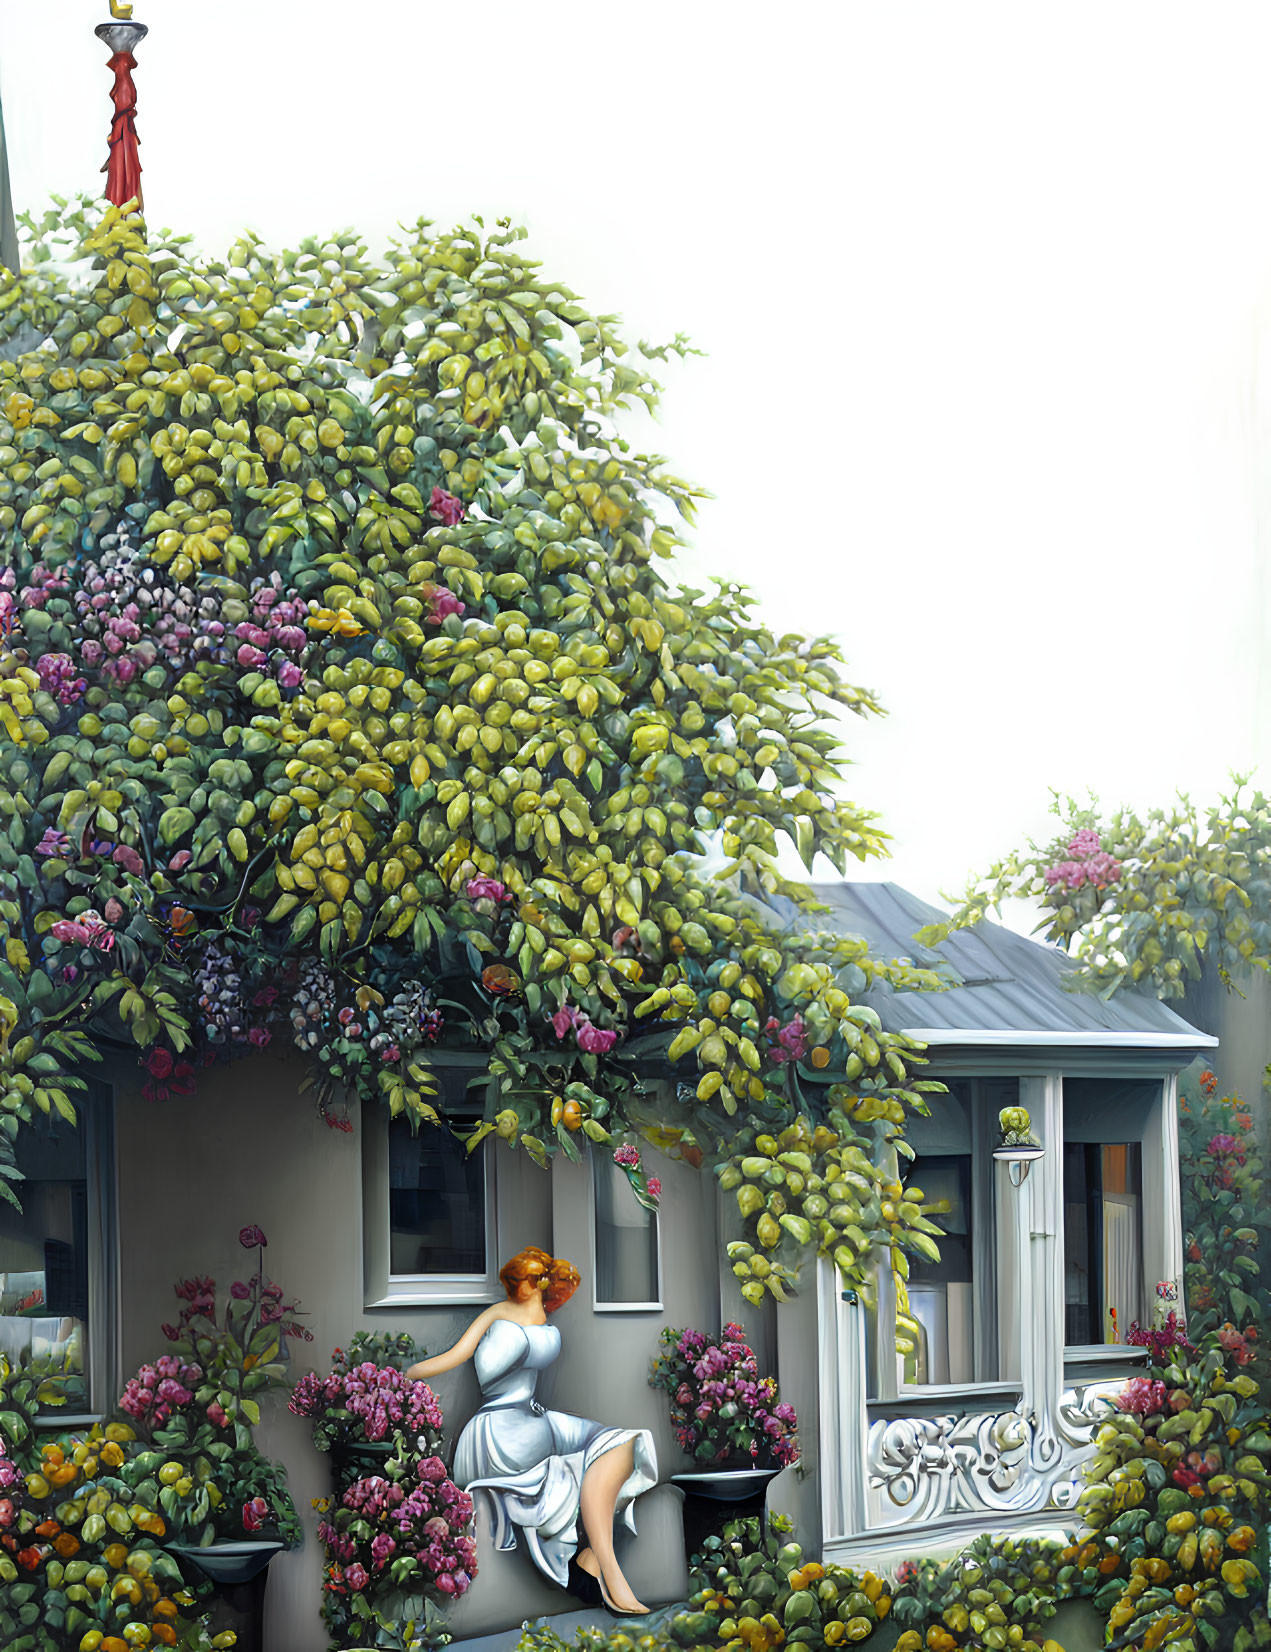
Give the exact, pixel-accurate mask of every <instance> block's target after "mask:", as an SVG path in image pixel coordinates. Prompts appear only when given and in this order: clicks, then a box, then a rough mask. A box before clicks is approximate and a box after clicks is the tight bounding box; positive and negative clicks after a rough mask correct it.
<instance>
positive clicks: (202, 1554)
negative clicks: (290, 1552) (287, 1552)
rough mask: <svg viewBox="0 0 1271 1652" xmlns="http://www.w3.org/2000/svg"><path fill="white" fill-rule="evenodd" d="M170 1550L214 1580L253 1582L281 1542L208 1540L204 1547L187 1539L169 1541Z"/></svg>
mask: <svg viewBox="0 0 1271 1652" xmlns="http://www.w3.org/2000/svg"><path fill="white" fill-rule="evenodd" d="M164 1547H165V1548H166V1549H167V1551H168V1553H169V1554H171V1555H175V1556H176V1558H177V1560H178V1561H182V1560H184V1561H187V1562H189V1564H191V1565H192V1566H196V1567H197V1568H198V1570H199V1571H200V1572H202V1573H203V1576H204V1577H206V1578H209V1579H210V1580H211V1581H212V1582H213V1583H222V1584H230V1585H232V1584H237V1583H250V1582H251V1580H252V1579H253V1578H254V1577H255V1576H256V1574H257V1573H258V1572H263V1571H264V1569H265V1567H266V1566H268V1564H269V1562H270V1561H271V1560H272V1559H273V1558H274V1556H275V1555H276V1554H281V1553H282V1547H283V1546H282V1544H281V1542H279V1540H278V1539H277V1538H276V1537H272V1538H244V1539H243V1540H242V1541H241V1542H236V1543H208V1544H206V1545H205V1546H204V1547H203V1548H198V1547H196V1546H195V1545H192V1544H188V1543H167V1544H165V1545H164Z"/></svg>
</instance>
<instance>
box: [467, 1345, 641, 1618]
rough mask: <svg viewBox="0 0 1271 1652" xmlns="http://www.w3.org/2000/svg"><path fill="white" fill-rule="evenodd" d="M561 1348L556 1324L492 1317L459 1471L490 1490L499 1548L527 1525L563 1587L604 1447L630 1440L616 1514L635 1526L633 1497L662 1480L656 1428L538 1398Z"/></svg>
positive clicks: (527, 1535) (509, 1545) (479, 1355)
mask: <svg viewBox="0 0 1271 1652" xmlns="http://www.w3.org/2000/svg"><path fill="white" fill-rule="evenodd" d="M559 1353H560V1332H559V1331H558V1330H557V1329H556V1327H555V1326H554V1325H518V1324H517V1323H516V1322H515V1321H514V1320H511V1319H496V1320H495V1321H494V1323H493V1324H492V1325H491V1326H490V1328H489V1329H488V1330H487V1331H486V1333H485V1335H484V1336H483V1337H482V1338H481V1341H480V1342H479V1343H478V1344H477V1351H476V1354H475V1356H474V1359H473V1363H474V1365H475V1366H476V1372H477V1380H478V1382H479V1383H480V1384H481V1394H482V1397H483V1399H484V1401H485V1403H484V1405H482V1407H481V1409H480V1411H478V1412H477V1414H476V1415H475V1416H474V1417H473V1418H472V1420H471V1421H470V1422H469V1423H468V1425H467V1426H466V1427H465V1429H464V1430H463V1433H462V1434H460V1436H459V1441H458V1444H457V1445H456V1447H455V1465H454V1477H455V1480H456V1481H457V1483H458V1484H459V1485H461V1486H462V1487H463V1488H464V1490H465V1491H469V1492H471V1491H473V1490H475V1489H476V1488H477V1487H478V1486H481V1487H484V1488H485V1489H486V1490H488V1491H489V1492H490V1493H491V1494H492V1496H493V1500H494V1509H495V1525H494V1536H495V1543H496V1545H497V1546H498V1547H499V1548H500V1549H513V1548H515V1547H516V1534H517V1531H518V1530H519V1531H520V1533H521V1536H522V1538H523V1540H524V1542H525V1546H526V1547H527V1549H528V1550H529V1552H530V1554H531V1556H532V1557H533V1560H534V1564H535V1565H536V1566H537V1567H538V1568H539V1570H540V1571H541V1572H543V1573H545V1574H546V1575H547V1576H548V1577H550V1578H551V1579H552V1581H553V1582H554V1583H558V1584H560V1586H561V1587H562V1588H564V1587H565V1583H566V1580H567V1577H568V1571H569V1561H570V1559H571V1557H572V1556H573V1554H574V1552H575V1550H576V1549H577V1548H578V1546H579V1529H578V1528H579V1503H580V1499H581V1495H582V1483H583V1476H584V1475H585V1474H586V1472H587V1470H588V1469H589V1468H590V1467H591V1465H592V1464H593V1463H594V1462H595V1461H596V1459H597V1458H598V1457H601V1456H603V1455H604V1453H605V1452H606V1451H612V1450H614V1448H615V1447H617V1446H621V1445H625V1444H626V1442H627V1441H628V1440H630V1441H631V1442H632V1444H633V1450H634V1456H635V1463H634V1467H633V1468H632V1471H631V1473H630V1474H629V1475H628V1476H627V1478H626V1479H625V1480H624V1481H623V1483H622V1488H621V1490H620V1491H619V1493H618V1500H617V1503H616V1505H615V1510H614V1512H615V1515H617V1514H621V1516H622V1518H623V1519H624V1521H625V1522H626V1524H627V1525H628V1526H629V1527H630V1529H631V1530H632V1531H634V1530H635V1519H634V1516H633V1513H632V1509H631V1503H632V1500H633V1499H634V1498H636V1497H638V1496H639V1495H640V1493H641V1492H642V1491H648V1490H649V1489H650V1488H651V1487H652V1486H654V1485H656V1484H657V1477H658V1469H657V1458H656V1456H655V1453H654V1449H653V1436H652V1435H651V1434H650V1433H649V1431H648V1429H645V1428H608V1427H606V1426H605V1425H604V1424H603V1423H593V1422H588V1421H587V1420H586V1419H585V1418H583V1417H571V1416H570V1415H569V1414H568V1413H567V1412H564V1411H548V1410H546V1409H545V1408H544V1407H543V1406H541V1405H540V1404H539V1403H538V1401H537V1400H536V1399H535V1397H534V1389H535V1385H536V1384H537V1381H538V1373H539V1372H540V1371H542V1370H545V1369H546V1367H547V1366H549V1365H550V1364H551V1363H552V1362H553V1360H555V1358H556V1357H557V1355H558V1354H559Z"/></svg>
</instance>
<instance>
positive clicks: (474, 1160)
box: [388, 1068, 489, 1279]
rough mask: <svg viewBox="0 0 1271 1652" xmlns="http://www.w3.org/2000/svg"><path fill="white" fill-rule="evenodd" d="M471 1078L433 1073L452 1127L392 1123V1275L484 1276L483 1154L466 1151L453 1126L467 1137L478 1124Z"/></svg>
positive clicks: (454, 1072)
mask: <svg viewBox="0 0 1271 1652" xmlns="http://www.w3.org/2000/svg"><path fill="white" fill-rule="evenodd" d="M469 1076H470V1073H469V1070H467V1069H463V1068H458V1069H456V1068H451V1069H444V1070H439V1071H438V1073H437V1078H438V1081H439V1084H440V1086H441V1090H442V1094H441V1095H440V1097H439V1098H438V1102H439V1106H438V1110H439V1111H442V1110H443V1109H444V1112H445V1116H446V1117H447V1118H448V1119H449V1120H450V1124H441V1125H436V1124H421V1125H420V1126H419V1128H418V1130H412V1129H411V1126H410V1122H409V1121H408V1120H406V1119H402V1118H396V1119H393V1120H392V1121H391V1123H390V1124H389V1131H388V1213H389V1264H388V1266H389V1273H390V1274H391V1275H394V1276H408V1277H409V1276H412V1275H418V1274H445V1275H451V1276H455V1275H458V1276H463V1277H475V1278H482V1279H484V1278H485V1276H486V1273H487V1270H488V1266H489V1258H488V1256H487V1250H486V1204H487V1200H486V1155H485V1153H484V1151H483V1150H482V1149H481V1148H480V1147H478V1148H477V1149H476V1150H475V1151H474V1152H472V1153H469V1152H468V1150H467V1147H466V1146H465V1145H464V1142H463V1140H462V1139H461V1135H456V1134H455V1130H454V1129H452V1128H451V1124H453V1125H454V1126H455V1128H456V1129H457V1130H459V1131H460V1132H461V1133H462V1134H466V1133H467V1132H468V1131H469V1130H471V1129H473V1128H475V1126H476V1124H477V1123H478V1121H479V1118H480V1110H479V1108H478V1107H476V1106H474V1105H473V1103H472V1100H471V1095H472V1092H471V1091H469V1089H468V1087H467V1079H468V1077H469ZM481 1082H482V1084H484V1083H485V1075H484V1074H482V1075H481Z"/></svg>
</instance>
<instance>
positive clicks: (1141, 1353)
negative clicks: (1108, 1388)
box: [1064, 1342, 1151, 1383]
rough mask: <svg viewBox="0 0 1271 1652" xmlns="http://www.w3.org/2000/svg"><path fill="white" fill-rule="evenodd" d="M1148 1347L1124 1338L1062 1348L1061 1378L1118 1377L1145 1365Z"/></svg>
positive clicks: (1148, 1351)
mask: <svg viewBox="0 0 1271 1652" xmlns="http://www.w3.org/2000/svg"><path fill="white" fill-rule="evenodd" d="M1150 1351H1151V1350H1150V1349H1147V1348H1138V1347H1135V1346H1133V1345H1127V1344H1126V1343H1124V1342H1109V1343H1106V1344H1100V1343H1097V1342H1096V1343H1092V1344H1091V1346H1090V1347H1088V1348H1065V1349H1064V1382H1065V1383H1073V1382H1083V1381H1088V1380H1089V1379H1091V1378H1094V1379H1095V1380H1097V1379H1098V1378H1100V1377H1121V1376H1124V1375H1127V1374H1128V1373H1129V1372H1131V1371H1133V1370H1134V1369H1135V1368H1136V1367H1138V1366H1141V1365H1146V1363H1147V1358H1148V1354H1149V1353H1150Z"/></svg>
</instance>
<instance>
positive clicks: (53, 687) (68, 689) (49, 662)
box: [35, 654, 88, 706]
mask: <svg viewBox="0 0 1271 1652" xmlns="http://www.w3.org/2000/svg"><path fill="white" fill-rule="evenodd" d="M35 669H36V672H37V673H38V675H39V678H40V687H41V688H42V689H44V691H45V692H46V693H48V694H51V695H52V696H53V698H54V699H55V700H56V701H57V703H58V704H59V705H63V706H73V705H74V704H75V703H76V701H77V700H82V699H83V697H84V692H85V690H86V689H87V687H88V684H87V682H86V681H85V680H84V678H83V677H79V676H77V675H76V673H75V661H74V660H73V659H72V658H71V657H70V655H69V654H41V655H40V657H39V659H38V660H37V661H36V662H35Z"/></svg>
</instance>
